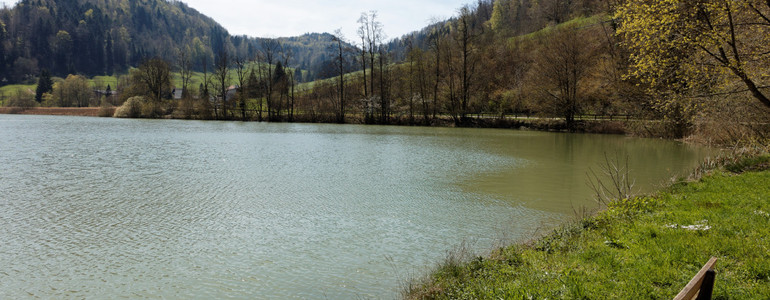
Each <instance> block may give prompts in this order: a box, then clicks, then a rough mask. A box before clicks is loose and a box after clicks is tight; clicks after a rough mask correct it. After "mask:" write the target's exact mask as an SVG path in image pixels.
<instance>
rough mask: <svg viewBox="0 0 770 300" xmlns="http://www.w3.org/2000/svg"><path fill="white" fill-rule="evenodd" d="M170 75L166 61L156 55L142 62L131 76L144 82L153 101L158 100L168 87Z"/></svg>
mask: <svg viewBox="0 0 770 300" xmlns="http://www.w3.org/2000/svg"><path fill="white" fill-rule="evenodd" d="M170 76H171V68H170V67H169V65H168V63H167V62H166V61H165V60H163V59H160V58H157V57H156V58H151V59H149V60H146V61H145V62H143V63H142V65H140V66H139V68H138V69H137V71H136V72H135V73H134V76H133V77H134V78H135V80H136V81H138V82H140V83H142V84H144V86H145V87H146V88H147V91H148V92H150V94H151V95H152V99H153V100H154V101H160V100H161V99H162V98H163V91H164V90H168V89H169V88H170V85H171V77H170Z"/></svg>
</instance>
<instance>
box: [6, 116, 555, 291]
mask: <svg viewBox="0 0 770 300" xmlns="http://www.w3.org/2000/svg"><path fill="white" fill-rule="evenodd" d="M524 136H525V137H531V136H532V134H529V133H527V134H525V135H524ZM536 136H538V137H542V136H544V135H536ZM511 138H513V135H512V134H511V133H510V132H505V131H483V130H476V131H474V130H464V129H435V128H403V127H364V126H335V125H301V124H256V123H221V122H183V121H157V120H152V121H143V120H116V119H97V118H67V117H31V116H0V140H2V141H4V142H3V143H0V153H3V155H2V156H0V166H2V167H1V168H2V169H1V172H0V195H2V196H0V241H3V243H2V244H0V265H2V266H3V268H2V269H1V270H0V298H19V297H43V298H116V297H131V298H134V297H138V298H156V297H159V298H326V297H328V298H332V299H338V298H393V297H395V296H396V295H397V293H398V290H397V289H398V284H399V282H398V278H400V277H403V276H404V275H405V274H407V273H411V272H413V270H418V272H419V270H422V269H423V268H425V267H426V266H432V265H433V263H434V262H435V261H438V260H440V259H441V258H443V256H444V254H445V251H446V250H449V249H451V248H452V247H453V246H454V245H457V244H459V243H460V242H462V241H463V240H466V241H467V240H472V241H475V243H474V245H475V246H476V248H477V249H487V248H488V247H489V246H491V245H493V244H495V242H496V241H498V240H499V239H502V238H514V239H515V238H521V237H526V236H527V235H528V234H531V233H532V232H534V231H535V230H536V229H537V228H541V227H542V226H544V224H552V223H553V222H556V221H555V220H553V218H558V217H563V215H562V214H559V213H553V212H548V211H545V210H536V209H532V208H528V207H527V206H524V205H522V203H525V202H516V201H513V200H511V197H510V196H500V195H499V194H494V193H492V194H488V193H484V192H479V191H477V190H474V189H472V188H469V185H470V186H475V185H477V184H475V183H469V181H468V180H469V179H470V180H474V179H478V178H482V177H483V176H487V175H485V174H497V173H496V172H499V171H500V170H516V169H522V168H526V167H531V166H532V165H534V163H533V161H532V160H531V158H526V156H516V155H511V154H510V153H508V152H506V151H508V150H505V149H506V147H509V146H506V145H508V144H505V145H498V144H497V143H499V141H501V140H504V139H511ZM506 178H507V177H506ZM489 182H496V183H495V184H496V185H507V184H509V183H508V182H507V181H506V180H505V179H500V178H497V177H495V179H494V180H490V181H489ZM399 272H403V273H401V274H399Z"/></svg>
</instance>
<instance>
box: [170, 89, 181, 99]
mask: <svg viewBox="0 0 770 300" xmlns="http://www.w3.org/2000/svg"><path fill="white" fill-rule="evenodd" d="M171 99H174V100H179V99H182V89H177V88H174V89H173V90H171Z"/></svg>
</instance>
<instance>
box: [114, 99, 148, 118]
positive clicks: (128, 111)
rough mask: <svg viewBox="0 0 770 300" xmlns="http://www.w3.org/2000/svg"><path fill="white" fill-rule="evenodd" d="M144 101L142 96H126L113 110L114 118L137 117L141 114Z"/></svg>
mask: <svg viewBox="0 0 770 300" xmlns="http://www.w3.org/2000/svg"><path fill="white" fill-rule="evenodd" d="M144 102H146V100H145V98H144V97H142V96H135V97H131V98H128V100H126V102H125V103H123V105H121V106H120V107H118V109H117V110H115V115H114V117H116V118H138V117H141V115H142V106H143V103H144Z"/></svg>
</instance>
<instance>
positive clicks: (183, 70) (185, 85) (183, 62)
mask: <svg viewBox="0 0 770 300" xmlns="http://www.w3.org/2000/svg"><path fill="white" fill-rule="evenodd" d="M177 68H179V77H181V79H182V97H184V98H187V97H189V93H190V91H189V90H188V89H189V87H190V81H191V79H192V73H193V62H192V57H190V53H189V51H187V50H186V49H182V48H179V49H177Z"/></svg>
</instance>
